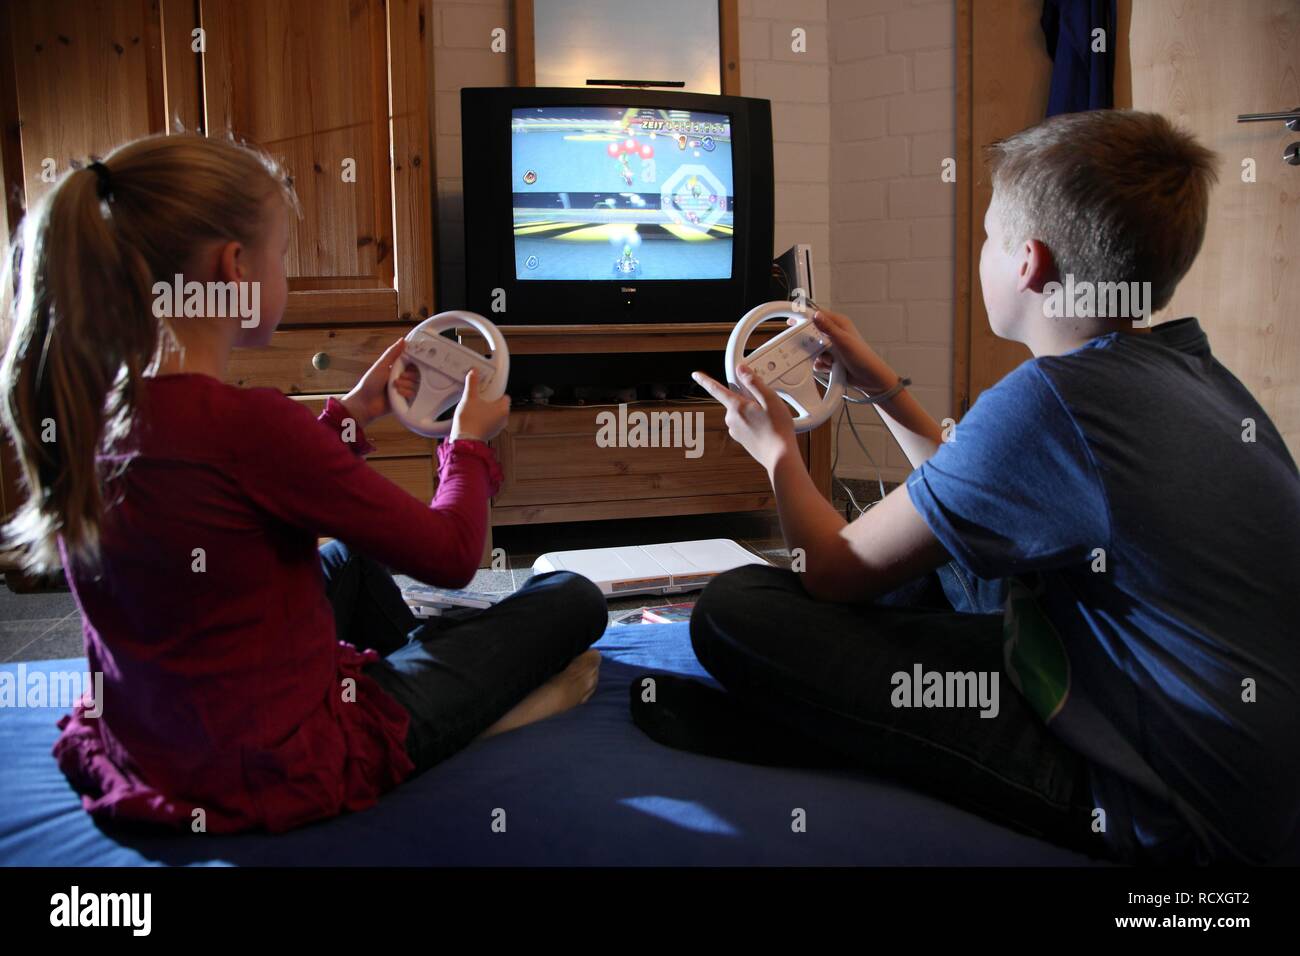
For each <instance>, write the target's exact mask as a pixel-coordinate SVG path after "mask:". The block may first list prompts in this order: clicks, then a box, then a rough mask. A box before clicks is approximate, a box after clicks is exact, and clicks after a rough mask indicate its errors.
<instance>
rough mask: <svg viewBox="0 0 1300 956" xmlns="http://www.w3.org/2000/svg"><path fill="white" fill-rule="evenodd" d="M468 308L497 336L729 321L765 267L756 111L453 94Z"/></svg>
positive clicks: (765, 122)
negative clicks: (534, 329) (457, 103)
mask: <svg viewBox="0 0 1300 956" xmlns="http://www.w3.org/2000/svg"><path fill="white" fill-rule="evenodd" d="M461 135H462V151H463V159H464V168H463V184H464V198H465V266H466V299H467V305H468V308H469V309H471V310H472V311H475V312H479V313H481V314H482V315H485V316H487V317H488V318H490V319H492V320H493V321H495V322H498V323H499V324H509V325H522V324H567V323H577V324H591V323H604V322H690V321H700V322H734V321H736V320H737V319H739V318H740V316H741V315H743V314H744V313H745V311H746V310H748V309H749V308H751V307H753V306H754V305H757V304H758V303H760V302H764V301H766V300H767V299H768V298H769V297H770V296H769V290H770V278H771V269H772V218H773V216H772V114H771V106H770V104H769V103H768V101H767V100H758V99H751V98H748V97H739V96H711V95H707V94H702V93H682V92H675V91H667V92H665V91H657V90H647V89H567V88H555V89H549V88H542V87H494V88H465V89H462V90H461Z"/></svg>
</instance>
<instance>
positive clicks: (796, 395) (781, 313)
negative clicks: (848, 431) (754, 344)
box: [724, 299, 844, 432]
mask: <svg viewBox="0 0 1300 956" xmlns="http://www.w3.org/2000/svg"><path fill="white" fill-rule="evenodd" d="M769 319H802V320H803V321H801V322H799V323H798V324H797V325H792V326H790V327H789V328H788V329H786V330H785V331H784V332H782V333H780V334H779V335H777V336H775V337H773V338H772V339H771V340H770V341H768V342H765V343H764V344H763V345H760V346H759V347H758V348H756V349H755V350H754V351H753V352H751V353H750V354H749V355H745V344H746V343H747V342H748V341H749V337H750V336H751V335H752V334H753V333H754V330H755V329H756V328H758V327H759V326H760V325H761V324H762V323H764V322H766V321H768V320H769ZM829 348H830V342H829V341H828V340H827V339H826V337H825V336H824V335H822V334H821V333H820V332H818V331H817V327H816V326H815V325H813V324H812V322H811V321H810V320H809V318H808V314H807V313H806V312H800V311H797V310H796V309H795V308H794V304H793V303H791V302H787V301H785V300H783V299H778V300H777V301H776V302H765V303H763V304H762V305H759V306H755V307H754V308H752V309H750V310H749V311H748V312H746V313H745V316H744V318H742V319H741V320H740V321H739V322H737V323H736V327H735V328H734V329H732V330H731V338H730V339H729V340H728V341H727V352H726V356H725V358H724V361H725V367H726V371H727V381H728V382H729V383H730V384H731V385H733V386H740V387H742V388H743V386H741V384H740V379H739V378H738V377H737V375H736V366H738V365H739V364H740V363H741V362H744V363H745V364H746V365H748V366H749V367H750V369H752V370H753V372H754V374H755V375H756V376H757V377H758V378H759V379H761V380H762V381H763V382H764V383H765V384H766V385H767V386H768V388H770V389H772V390H773V391H774V392H776V393H777V394H778V395H780V396H781V398H783V399H784V400H785V402H786V404H787V405H789V406H790V407H791V409H792V410H793V411H794V412H795V415H794V430H795V431H797V432H806V431H811V430H812V429H814V428H816V427H817V426H818V425H820V424H822V423H823V422H825V421H826V420H827V419H828V418H830V417H831V416H832V415H833V414H835V411H836V409H838V408H839V407H840V402H841V400H842V399H843V397H844V369H843V368H842V367H841V363H840V361H839V359H836V360H835V361H834V362H833V363H832V364H831V376H830V381H829V384H828V385H827V388H826V392H825V394H823V393H822V392H821V391H819V390H818V387H817V379H816V377H815V376H814V375H813V363H814V361H815V360H816V358H817V356H818V355H820V354H821V353H822V352H825V351H826V350H827V349H829ZM746 391H747V390H746Z"/></svg>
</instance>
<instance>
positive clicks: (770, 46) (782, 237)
mask: <svg viewBox="0 0 1300 956" xmlns="http://www.w3.org/2000/svg"><path fill="white" fill-rule="evenodd" d="M796 28H798V29H802V30H803V31H804V36H805V40H804V43H805V45H806V50H805V51H804V52H795V51H794V50H793V49H791V48H792V46H793V45H794V38H793V35H792V34H793V31H794V30H795V29H796ZM829 42H830V41H829V35H828V31H827V24H826V0H740V91H741V93H742V94H743V95H744V96H757V97H762V98H763V99H768V100H771V101H772V133H773V138H774V140H775V142H774V143H773V147H772V151H773V162H774V164H775V179H776V183H775V185H776V189H775V193H776V229H775V233H774V236H773V245H774V247H775V248H774V249H773V250H772V252H773V255H776V254H778V253H782V252H784V251H785V250H786V249H788V248H790V247H791V246H792V245H794V244H795V243H797V242H807V243H810V244H811V245H812V247H813V270H814V272H815V273H816V276H817V298H818V301H822V300H823V299H824V300H826V301H829V300H830V296H831V294H832V292H831V283H832V279H833V270H832V264H831V248H832V245H833V240H832V237H831V232H830V209H831V203H832V202H833V201H834V197H833V196H832V194H831V187H830V183H831V128H832V126H833V125H834V118H833V117H832V115H831V98H830V82H831V69H830V67H829V65H828V60H829V58H830V46H829ZM881 122H882V124H883V122H884V118H883V116H882V118H881Z"/></svg>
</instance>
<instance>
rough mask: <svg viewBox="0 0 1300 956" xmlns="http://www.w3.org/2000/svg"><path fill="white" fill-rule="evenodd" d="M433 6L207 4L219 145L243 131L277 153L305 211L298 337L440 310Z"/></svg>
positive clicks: (298, 259) (299, 228)
mask: <svg viewBox="0 0 1300 956" xmlns="http://www.w3.org/2000/svg"><path fill="white" fill-rule="evenodd" d="M425 2H427V0H389V2H387V3H385V2H384V0H272V2H268V0H201V2H200V4H199V22H200V26H201V27H202V29H203V31H204V40H205V49H204V50H203V52H202V53H201V59H202V80H201V83H202V94H203V101H204V120H205V126H206V130H207V133H208V135H210V136H212V135H221V134H223V133H224V132H225V131H227V130H229V131H230V132H231V133H233V134H234V135H235V136H236V137H238V138H243V139H247V140H249V141H251V142H255V143H257V144H259V145H260V146H261V147H262V148H264V149H265V150H267V151H268V152H269V153H270V154H271V155H272V156H274V157H275V158H276V159H278V160H279V161H281V162H282V163H283V164H284V165H285V167H286V170H287V172H288V173H289V175H290V177H291V178H292V180H293V185H294V188H295V190H296V191H297V194H298V198H299V201H300V203H301V206H302V216H301V219H299V220H298V221H296V222H294V223H293V227H292V233H291V238H290V246H289V254H288V257H287V266H288V274H289V277H290V278H289V288H290V296H289V305H288V308H287V310H286V313H285V318H284V324H286V325H293V324H322V323H323V324H331V323H340V322H345V323H358V322H362V323H372V322H373V323H380V322H393V321H394V320H398V321H418V320H419V319H421V318H424V317H426V316H428V315H429V314H430V312H431V309H432V306H433V248H432V246H433V226H432V216H431V201H430V193H431V190H430V180H431V166H430V163H429V156H430V151H429V122H428V113H427V94H426V83H425V76H426V67H425V59H424V56H423V51H424V29H425V21H426V18H425V15H424V4H425ZM390 156H391V161H390Z"/></svg>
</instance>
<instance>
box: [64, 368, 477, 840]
mask: <svg viewBox="0 0 1300 956" xmlns="http://www.w3.org/2000/svg"><path fill="white" fill-rule="evenodd" d="M143 397H144V401H143V403H142V404H141V414H140V416H139V419H140V425H139V426H138V427H137V428H136V429H135V431H134V432H133V434H132V438H131V440H130V445H129V446H128V447H127V448H126V449H125V454H124V457H127V458H129V464H128V465H127V467H126V469H125V471H124V473H123V474H122V476H121V477H120V478H119V479H117V480H116V481H115V483H114V484H113V485H112V486H111V491H112V493H113V498H112V499H111V500H112V504H111V505H110V506H109V507H108V509H107V511H106V514H105V520H104V524H103V529H102V546H101V553H102V558H101V561H100V565H99V568H98V569H97V570H92V569H87V568H81V567H78V566H77V565H75V564H70V563H69V562H68V561H67V558H66V554H65V555H64V558H65V560H64V566H65V568H66V569H67V574H68V580H69V583H70V585H71V587H72V590H73V593H74V596H75V597H76V600H77V604H78V607H79V608H80V610H81V615H82V621H83V629H84V636H85V646H86V655H87V657H88V658H89V667H90V670H91V672H92V673H93V672H102V673H103V693H102V697H103V701H102V713H101V715H100V716H99V717H93V716H91V714H90V713H88V712H87V710H86V707H85V706H84V704H83V705H79V706H77V707H76V708H74V710H73V713H72V714H70V715H68V716H65V717H64V718H63V719H62V720H61V721H60V723H59V726H60V727H61V728H62V731H63V733H62V735H61V736H60V738H59V740H58V742H57V743H56V744H55V747H54V755H55V757H56V758H57V759H58V763H59V766H60V768H61V769H62V770H63V772H64V773H65V774H66V775H67V777H68V779H69V780H70V781H71V783H72V784H73V786H74V787H76V788H77V790H78V791H79V792H80V793H81V794H82V802H83V805H84V806H85V808H86V810H88V811H89V812H90V813H92V814H94V815H95V816H96V817H103V818H109V819H114V820H135V821H141V820H142V821H156V822H160V823H165V824H171V825H173V826H179V827H185V828H190V829H198V827H199V823H200V821H201V822H202V825H203V826H204V827H205V828H206V829H207V831H208V832H228V831H234V830H243V829H252V828H259V827H261V828H265V829H267V830H271V831H282V830H286V829H289V828H291V827H295V826H298V825H300V824H304V823H307V822H309V821H312V820H317V819H321V818H325V817H330V816H334V815H337V814H338V813H340V812H342V811H344V810H359V809H362V808H365V807H368V806H370V805H372V804H373V803H374V802H375V801H376V800H377V799H378V797H379V796H380V795H381V794H382V793H384V792H385V791H386V790H389V789H391V788H392V787H394V786H396V785H397V784H398V783H400V782H401V781H402V780H403V779H404V778H405V777H406V776H407V775H408V774H409V773H410V772H411V770H412V764H411V761H410V758H409V757H408V756H407V753H406V749H405V740H406V732H407V725H408V715H407V713H406V712H405V711H404V710H403V709H402V708H401V707H400V706H399V705H398V704H397V703H396V702H395V701H394V700H393V699H392V698H391V697H389V696H388V695H387V694H386V693H385V692H384V691H383V690H382V689H381V688H380V687H379V686H378V684H376V683H375V682H374V681H373V680H371V679H370V678H369V677H367V676H366V675H365V674H364V673H362V670H361V668H362V666H363V665H364V664H365V663H367V662H368V661H371V660H374V659H376V655H375V653H374V652H373V651H365V652H362V651H359V650H358V649H356V648H355V647H353V646H351V645H350V644H345V643H341V642H339V641H337V640H336V638H335V630H334V618H333V614H332V611H331V608H330V605H329V602H328V601H327V600H326V597H325V590H324V581H323V578H322V574H321V567H320V561H319V558H318V556H317V550H316V542H317V538H318V537H319V536H328V537H336V538H339V539H340V540H342V541H345V542H347V544H348V545H350V546H351V547H353V548H355V549H357V550H359V551H361V552H363V553H365V554H368V555H370V556H371V557H373V558H375V559H377V560H379V561H381V562H383V563H385V564H387V565H388V566H390V567H392V568H393V569H394V570H397V571H399V572H403V573H406V574H409V575H411V576H412V577H415V578H418V579H420V580H423V581H427V582H429V583H432V584H436V585H440V586H444V587H463V586H464V585H466V584H467V583H468V582H469V581H470V579H471V578H472V577H473V575H474V571H475V568H476V567H477V564H478V560H479V557H480V556H481V554H482V548H483V542H484V540H485V535H486V533H487V501H488V498H489V497H490V496H491V495H493V494H494V493H495V492H496V488H497V486H498V483H499V481H500V477H501V472H500V469H499V467H498V465H497V462H496V459H495V457H494V456H493V454H492V451H491V449H489V448H488V447H487V446H486V445H484V444H483V443H481V442H477V441H465V440H461V441H456V442H451V443H447V442H444V443H442V444H441V445H440V446H439V448H438V459H439V465H438V476H439V481H438V489H437V493H436V495H435V496H434V499H433V501H432V502H431V503H430V504H427V505H426V504H424V503H423V502H421V501H419V500H417V499H415V498H412V497H411V496H410V495H408V494H407V493H406V492H404V491H402V490H401V489H400V488H398V487H397V486H396V485H394V484H393V483H392V482H390V481H389V480H388V479H386V478H384V477H383V476H382V475H380V474H379V473H378V472H376V471H375V470H374V469H372V468H371V467H369V466H368V465H367V464H366V462H365V460H364V459H363V457H362V456H363V455H364V454H365V453H366V452H367V451H369V450H370V446H369V445H368V443H367V442H366V440H365V436H364V434H363V433H362V431H361V429H360V426H356V428H355V441H353V442H351V443H348V442H347V441H346V440H345V439H346V438H348V437H352V436H351V435H350V432H351V429H348V428H346V427H345V425H346V424H347V417H346V416H347V412H346V409H345V408H344V407H343V406H342V405H341V404H340V403H338V402H336V401H334V400H332V399H331V400H330V401H329V403H327V406H326V408H325V411H324V412H323V413H322V414H321V416H320V418H319V419H316V418H314V417H313V416H312V414H311V412H310V411H308V410H307V409H306V408H304V407H303V406H302V405H300V404H298V403H296V402H294V401H292V400H291V399H288V398H285V397H284V396H283V395H281V394H279V393H278V392H275V391H273V390H271V389H239V388H235V387H232V386H229V385H225V384H223V383H222V382H220V381H218V380H217V379H215V378H211V377H209V376H206V375H197V374H191V375H168V376H164V377H159V378H152V379H147V380H146V381H145V386H144V396H143ZM60 546H61V547H62V543H60ZM92 686H93V685H92ZM98 703H99V702H96V705H97V706H98ZM91 712H92V713H93V710H92V711H91ZM199 810H201V811H202V813H201V814H200V813H198V812H196V811H199Z"/></svg>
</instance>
